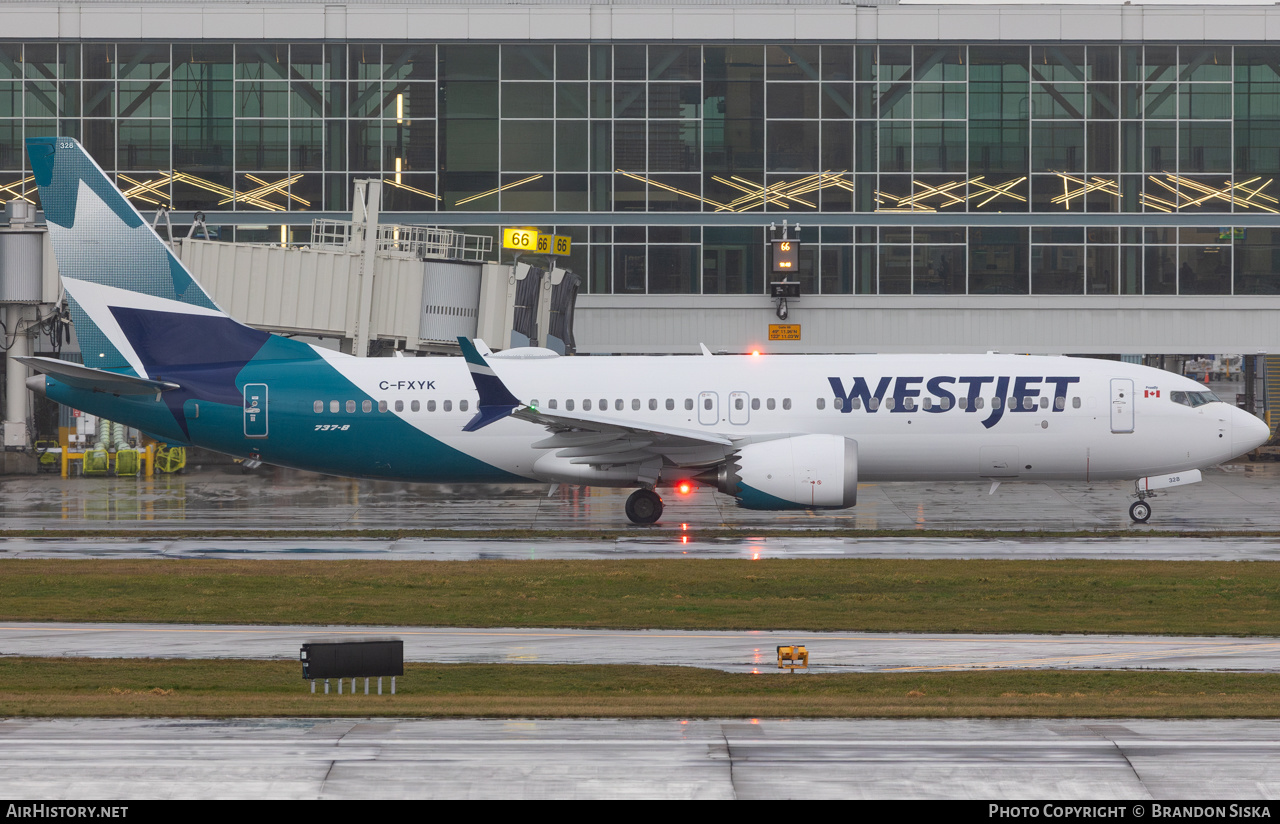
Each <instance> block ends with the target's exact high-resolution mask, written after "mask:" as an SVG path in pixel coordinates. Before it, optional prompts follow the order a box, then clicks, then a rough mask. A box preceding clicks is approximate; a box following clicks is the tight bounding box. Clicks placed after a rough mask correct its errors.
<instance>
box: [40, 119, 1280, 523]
mask: <svg viewBox="0 0 1280 824" xmlns="http://www.w3.org/2000/svg"><path fill="white" fill-rule="evenodd" d="M27 151H28V153H29V154H30V157H31V168H32V170H33V171H34V173H35V178H36V183H37V185H38V186H39V187H40V197H41V200H42V203H43V207H44V212H45V216H46V218H47V220H48V225H49V232H50V235H51V238H52V242H53V248H54V252H55V254H56V256H57V259H58V267H59V269H60V270H61V274H62V279H63V283H64V285H65V287H66V291H67V295H68V300H69V303H70V309H71V314H72V321H73V323H74V325H75V328H76V332H77V335H78V338H79V341H80V347H81V351H82V352H83V354H84V365H83V366H82V365H80V364H73V363H69V362H65V361H59V360H53V359H49V358H39V357H33V358H23V359H21V360H23V362H24V363H26V364H27V365H28V366H30V367H31V368H32V369H34V370H35V371H37V372H39V373H41V374H39V375H38V376H37V377H33V378H31V379H30V380H28V382H27V383H28V386H30V387H31V389H32V390H33V391H35V392H38V393H41V394H44V395H47V396H48V397H49V398H52V399H53V400H55V401H58V402H59V403H63V404H66V405H68V406H72V407H75V408H77V409H82V410H85V411H87V412H90V413H92V414H95V415H100V416H102V417H106V418H109V419H111V420H114V421H121V422H124V423H127V424H129V425H131V426H134V427H137V428H138V429H141V430H142V431H144V432H146V433H148V434H150V435H153V436H154V437H157V438H159V439H162V440H166V441H169V442H173V443H185V444H193V445H196V446H201V447H205V448H208V449H214V450H217V451H220V452H225V453H228V454H231V455H236V456H240V457H245V458H254V459H257V460H261V461H263V462H265V463H271V464H275V465H279V466H288V467H296V468H299V469H308V470H313V471H317V472H325V473H329V474H335V475H345V476H351V477H364V478H385V479H390V480H404V481H420V482H430V483H452V482H467V483H485V482H502V483H510V482H527V483H548V484H556V483H571V484H583V485H588V486H608V487H634V488H635V491H634V492H633V493H632V494H631V496H630V497H629V498H628V499H627V504H626V514H627V516H628V517H629V518H630V519H631V520H632V521H633V522H635V523H641V524H647V523H654V522H656V521H657V520H659V518H660V517H661V515H662V511H663V502H662V498H661V497H660V495H659V494H658V492H657V490H658V489H660V488H663V487H672V486H675V487H678V488H681V489H684V488H687V487H689V486H693V485H699V484H701V485H707V486H712V487H715V488H716V489H718V490H719V491H721V492H723V493H725V494H727V495H731V496H733V497H734V498H735V499H736V500H737V503H738V504H739V505H740V506H743V507H747V508H751V509H764V510H784V509H843V508H847V507H850V506H853V505H855V503H856V501H857V492H858V484H859V482H876V481H961V480H972V481H981V482H985V483H989V484H990V489H991V491H992V492H994V491H995V489H996V487H997V486H999V484H1001V483H1005V482H1012V481H1019V480H1033V481H1041V480H1131V481H1134V482H1135V486H1134V492H1133V494H1132V496H1131V497H1133V498H1135V499H1136V500H1135V501H1134V502H1133V504H1132V506H1131V507H1130V509H1129V515H1130V517H1131V518H1132V519H1134V520H1136V521H1146V520H1147V518H1148V517H1149V516H1150V514H1151V507H1150V504H1149V503H1147V501H1148V499H1150V498H1151V497H1153V496H1155V495H1156V494H1157V493H1158V492H1159V493H1162V492H1163V491H1164V490H1166V489H1168V488H1172V487H1176V486H1182V485H1185V484H1189V483H1194V482H1196V481H1198V480H1200V469H1202V468H1204V467H1208V466H1212V465H1214V464H1217V463H1221V462H1222V461H1225V460H1228V459H1230V458H1232V457H1235V456H1236V455H1239V454H1241V453H1243V452H1246V451H1248V450H1250V449H1253V448H1254V447H1256V446H1258V445H1260V444H1261V443H1263V442H1265V441H1266V440H1267V438H1268V436H1269V434H1270V432H1269V430H1268V428H1267V426H1266V424H1264V423H1263V422H1262V421H1260V420H1258V419H1257V418H1255V417H1254V416H1252V415H1249V414H1248V413H1246V412H1243V411H1242V410H1239V409H1235V408H1234V407H1232V406H1229V405H1228V404H1225V403H1223V402H1221V401H1219V400H1218V399H1217V398H1216V397H1214V396H1213V394H1212V393H1211V392H1208V391H1207V390H1206V389H1205V388H1204V387H1203V386H1202V385H1200V384H1198V383H1196V382H1195V381H1192V380H1189V379H1187V378H1183V377H1181V376H1178V375H1174V374H1170V373H1168V372H1163V371H1160V370H1156V369H1151V368H1148V367H1144V366H1139V365H1135V364H1126V363H1118V362H1115V361H1102V360H1090V359H1085V358H1063V357H1031V356H1016V355H998V354H986V355H963V354H961V355H795V356H777V355H760V356H738V355H718V356H712V355H710V354H708V353H706V352H705V350H704V354H703V355H701V356H693V357H645V356H628V357H562V356H558V355H556V354H555V353H553V352H550V351H548V350H544V349H536V348H529V349H513V350H508V351H506V352H497V353H494V352H491V351H489V349H488V347H486V346H485V345H484V343H483V342H482V341H479V340H476V341H471V340H468V339H466V338H461V339H459V343H460V345H461V347H462V352H463V357H456V358H358V357H352V356H350V355H344V354H339V353H336V352H333V351H330V350H327V349H323V348H320V347H316V346H312V345H310V344H307V343H304V342H301V341H296V340H291V339H287V338H281V337H278V336H276V335H272V334H269V333H266V332H263V331H260V330H257V329H253V328H251V327H249V326H245V325H244V324H242V323H240V322H238V321H236V320H235V319H234V318H232V317H230V316H228V315H227V314H226V313H225V312H223V311H222V310H221V309H220V308H219V307H218V306H217V304H216V303H215V302H214V301H213V300H212V299H211V298H210V296H209V294H208V293H206V292H205V290H204V289H203V288H202V287H201V286H200V284H199V283H198V282H197V281H196V280H195V278H193V277H192V275H191V273H190V272H189V271H188V270H187V268H186V267H185V266H184V265H183V264H182V262H181V261H180V260H179V259H178V258H177V257H176V256H175V255H174V254H173V253H172V251H171V250H170V249H169V247H168V245H167V244H165V242H164V241H163V240H161V239H160V237H159V236H158V235H156V233H155V232H154V231H152V229H151V228H150V226H148V225H147V223H146V221H145V220H143V218H142V216H141V215H140V214H138V212H137V211H136V210H135V209H134V208H133V207H132V206H131V205H130V204H129V202H128V200H126V199H125V197H124V196H123V195H122V194H121V193H120V191H119V190H118V189H117V188H116V187H115V186H114V185H113V184H112V183H111V181H110V180H109V179H108V178H107V176H106V175H105V174H104V173H103V171H102V170H101V169H100V168H99V167H98V165H97V164H96V163H94V161H93V159H92V158H90V157H89V155H88V154H87V153H86V152H85V151H84V149H83V148H82V147H81V146H80V144H79V143H77V142H76V141H75V140H73V139H70V138H65V137H59V138H30V139H28V140H27Z"/></svg>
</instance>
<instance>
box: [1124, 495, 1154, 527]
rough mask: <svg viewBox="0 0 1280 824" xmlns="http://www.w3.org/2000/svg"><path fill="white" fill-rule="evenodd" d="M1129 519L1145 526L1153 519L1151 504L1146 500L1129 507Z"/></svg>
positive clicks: (1135, 502) (1138, 501)
mask: <svg viewBox="0 0 1280 824" xmlns="http://www.w3.org/2000/svg"><path fill="white" fill-rule="evenodd" d="M1129 517H1130V518H1132V519H1133V522H1134V523H1136V524H1145V523H1146V522H1147V519H1148V518H1150V517H1151V504H1149V503H1147V502H1146V501H1144V500H1141V499H1139V500H1137V501H1134V502H1133V505H1132V506H1130V507H1129Z"/></svg>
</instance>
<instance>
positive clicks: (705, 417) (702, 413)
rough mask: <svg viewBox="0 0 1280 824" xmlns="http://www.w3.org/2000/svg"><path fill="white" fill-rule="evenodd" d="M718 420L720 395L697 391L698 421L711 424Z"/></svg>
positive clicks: (707, 424) (706, 424)
mask: <svg viewBox="0 0 1280 824" xmlns="http://www.w3.org/2000/svg"><path fill="white" fill-rule="evenodd" d="M719 422H720V396H719V395H717V394H716V393H715V392H699V393H698V423H700V424H702V425H703V426H712V425H714V424H717V423H719Z"/></svg>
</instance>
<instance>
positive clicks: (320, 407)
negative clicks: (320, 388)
mask: <svg viewBox="0 0 1280 824" xmlns="http://www.w3.org/2000/svg"><path fill="white" fill-rule="evenodd" d="M311 408H312V409H314V410H315V411H316V412H317V413H320V412H323V411H324V401H316V402H315V403H313V404H312V405H311Z"/></svg>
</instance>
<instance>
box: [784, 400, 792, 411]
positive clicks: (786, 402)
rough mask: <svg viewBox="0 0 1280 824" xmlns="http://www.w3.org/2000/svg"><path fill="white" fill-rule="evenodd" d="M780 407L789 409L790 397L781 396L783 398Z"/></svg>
mask: <svg viewBox="0 0 1280 824" xmlns="http://www.w3.org/2000/svg"><path fill="white" fill-rule="evenodd" d="M782 408H783V409H790V408H791V399H790V398H783V399H782Z"/></svg>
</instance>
